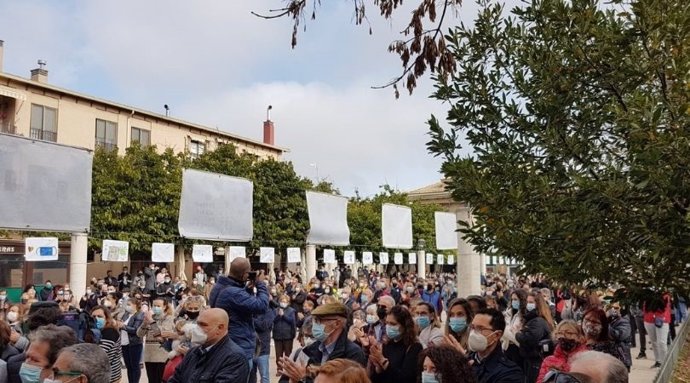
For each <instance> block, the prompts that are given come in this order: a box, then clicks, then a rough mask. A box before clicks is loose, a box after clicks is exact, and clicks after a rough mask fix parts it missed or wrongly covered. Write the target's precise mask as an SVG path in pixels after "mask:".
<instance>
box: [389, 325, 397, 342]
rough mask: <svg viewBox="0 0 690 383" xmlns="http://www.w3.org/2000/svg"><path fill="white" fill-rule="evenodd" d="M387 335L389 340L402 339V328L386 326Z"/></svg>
mask: <svg viewBox="0 0 690 383" xmlns="http://www.w3.org/2000/svg"><path fill="white" fill-rule="evenodd" d="M386 335H388V339H393V340H396V339H398V338H400V327H399V326H386Z"/></svg>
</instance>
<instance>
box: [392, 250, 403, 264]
mask: <svg viewBox="0 0 690 383" xmlns="http://www.w3.org/2000/svg"><path fill="white" fill-rule="evenodd" d="M393 262H394V263H395V264H396V265H402V264H403V254H402V253H395V254H393Z"/></svg>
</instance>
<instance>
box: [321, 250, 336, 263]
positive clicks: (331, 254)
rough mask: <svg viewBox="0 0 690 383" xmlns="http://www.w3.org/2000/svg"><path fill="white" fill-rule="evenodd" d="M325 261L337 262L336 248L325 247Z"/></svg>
mask: <svg viewBox="0 0 690 383" xmlns="http://www.w3.org/2000/svg"><path fill="white" fill-rule="evenodd" d="M323 263H330V264H332V263H337V262H336V260H335V250H333V249H323Z"/></svg>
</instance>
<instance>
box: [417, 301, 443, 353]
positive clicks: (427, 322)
mask: <svg viewBox="0 0 690 383" xmlns="http://www.w3.org/2000/svg"><path fill="white" fill-rule="evenodd" d="M414 321H415V323H416V324H417V331H418V333H417V337H418V339H419V343H421V344H422V347H423V348H427V347H429V346H434V345H440V344H441V342H442V341H443V331H442V330H441V323H440V321H439V320H438V317H437V316H436V312H435V311H434V308H433V307H432V306H431V305H430V304H428V303H426V302H419V303H417V306H415V307H414Z"/></svg>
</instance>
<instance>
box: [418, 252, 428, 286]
mask: <svg viewBox="0 0 690 383" xmlns="http://www.w3.org/2000/svg"><path fill="white" fill-rule="evenodd" d="M425 276H426V251H424V250H417V279H424V278H425Z"/></svg>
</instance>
